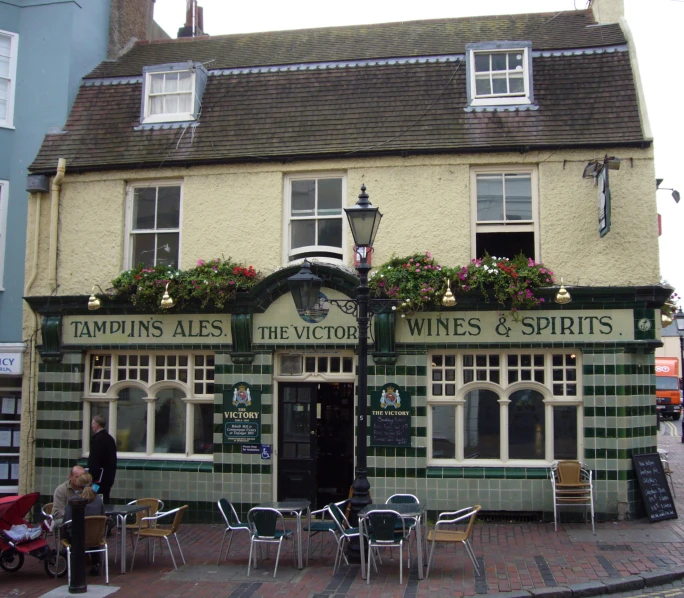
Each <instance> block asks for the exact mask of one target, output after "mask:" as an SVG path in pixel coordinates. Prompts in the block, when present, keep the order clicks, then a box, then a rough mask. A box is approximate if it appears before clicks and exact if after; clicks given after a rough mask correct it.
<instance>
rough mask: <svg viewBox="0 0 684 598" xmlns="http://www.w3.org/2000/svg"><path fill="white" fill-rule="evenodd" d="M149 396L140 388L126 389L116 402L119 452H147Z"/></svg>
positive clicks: (117, 445)
mask: <svg viewBox="0 0 684 598" xmlns="http://www.w3.org/2000/svg"><path fill="white" fill-rule="evenodd" d="M146 396H147V394H146V393H145V392H144V391H142V390H140V389H139V388H124V389H123V390H122V391H121V392H120V393H119V394H118V400H117V401H116V419H117V423H116V448H117V451H119V452H124V453H125V452H131V453H144V452H146V451H147V403H146V402H145V401H144V400H143V398H144V397H146Z"/></svg>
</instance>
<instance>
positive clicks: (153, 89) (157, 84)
mask: <svg viewBox="0 0 684 598" xmlns="http://www.w3.org/2000/svg"><path fill="white" fill-rule="evenodd" d="M163 91H164V75H163V74H158V75H152V76H150V93H162V92H163Z"/></svg>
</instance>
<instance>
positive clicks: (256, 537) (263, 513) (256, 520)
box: [247, 507, 297, 577]
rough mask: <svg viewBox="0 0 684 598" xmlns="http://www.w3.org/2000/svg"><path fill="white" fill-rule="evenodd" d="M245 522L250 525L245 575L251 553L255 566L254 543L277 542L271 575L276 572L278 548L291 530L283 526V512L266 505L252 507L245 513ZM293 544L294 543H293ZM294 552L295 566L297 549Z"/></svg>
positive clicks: (249, 567)
mask: <svg viewBox="0 0 684 598" xmlns="http://www.w3.org/2000/svg"><path fill="white" fill-rule="evenodd" d="M247 524H248V525H249V527H250V542H249V562H248V563H247V576H248V577H249V573H250V570H251V567H252V555H254V566H255V567H256V552H254V545H255V544H259V543H263V544H267V545H268V544H277V545H278V553H277V554H276V560H275V567H274V568H273V577H275V576H276V573H277V572H278V559H280V548H281V546H282V543H283V539H286V538H290V537H292V530H289V529H286V528H285V518H284V517H283V514H282V513H281V512H280V511H278V510H277V509H271V508H267V507H254V508H253V509H250V510H249V512H248V513H247ZM293 544H294V543H293ZM293 552H294V560H295V567H296V566H297V551H296V550H293Z"/></svg>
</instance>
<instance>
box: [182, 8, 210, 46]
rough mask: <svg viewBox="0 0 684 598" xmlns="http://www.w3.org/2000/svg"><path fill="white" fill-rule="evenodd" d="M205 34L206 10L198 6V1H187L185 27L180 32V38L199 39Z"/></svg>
mask: <svg viewBox="0 0 684 598" xmlns="http://www.w3.org/2000/svg"><path fill="white" fill-rule="evenodd" d="M202 35H207V34H206V33H204V9H203V8H202V7H201V6H197V0H187V9H186V11H185V25H184V26H183V27H181V28H180V29H179V30H178V37H199V36H202Z"/></svg>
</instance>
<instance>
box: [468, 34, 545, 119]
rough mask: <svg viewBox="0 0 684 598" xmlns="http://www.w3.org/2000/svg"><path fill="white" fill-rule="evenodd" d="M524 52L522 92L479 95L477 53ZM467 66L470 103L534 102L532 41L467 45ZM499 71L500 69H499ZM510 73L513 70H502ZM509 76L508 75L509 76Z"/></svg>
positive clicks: (476, 104) (496, 104)
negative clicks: (476, 71) (476, 67)
mask: <svg viewBox="0 0 684 598" xmlns="http://www.w3.org/2000/svg"><path fill="white" fill-rule="evenodd" d="M512 52H522V54H523V57H522V64H523V86H524V91H523V92H522V93H506V94H494V93H492V94H488V95H486V96H478V95H477V94H476V89H477V87H476V82H475V55H476V54H480V55H482V54H487V55H491V54H506V53H512ZM466 68H467V73H468V76H467V87H468V90H467V91H468V104H469V105H470V106H511V105H524V104H532V103H533V101H534V96H533V93H532V44H531V43H530V42H484V43H477V44H467V45H466ZM490 72H492V71H490ZM497 72H498V71H497ZM501 72H504V73H509V72H511V71H501ZM507 78H508V77H507Z"/></svg>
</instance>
